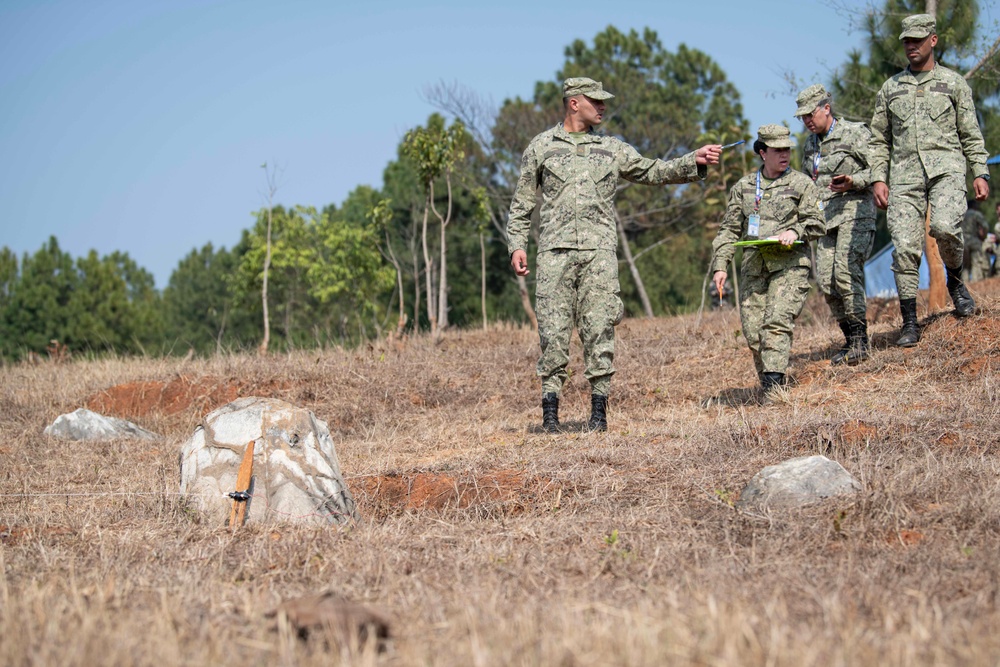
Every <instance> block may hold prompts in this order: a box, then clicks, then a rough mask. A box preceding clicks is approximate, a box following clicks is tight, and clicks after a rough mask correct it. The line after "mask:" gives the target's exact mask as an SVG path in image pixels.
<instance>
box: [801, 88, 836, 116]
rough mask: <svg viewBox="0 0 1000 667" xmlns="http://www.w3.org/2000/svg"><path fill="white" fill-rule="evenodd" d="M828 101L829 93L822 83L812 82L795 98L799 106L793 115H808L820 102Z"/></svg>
mask: <svg viewBox="0 0 1000 667" xmlns="http://www.w3.org/2000/svg"><path fill="white" fill-rule="evenodd" d="M829 101H830V93H829V92H827V90H826V88H824V87H823V84H822V83H814V84H813V85H811V86H809V87H808V88H806V89H805V90H803V91H802V92H801V93H799V96H798V97H796V98H795V102H796V104H798V105H799V108H798V109H796V110H795V116H796V117H798V116H808V115H809V114H811V113H812V112H813V111H815V110H816V107H818V106H819V105H820V104H824V103H826V102H829Z"/></svg>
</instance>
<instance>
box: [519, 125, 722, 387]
mask: <svg viewBox="0 0 1000 667" xmlns="http://www.w3.org/2000/svg"><path fill="white" fill-rule="evenodd" d="M706 174H707V168H706V167H705V166H699V165H698V164H697V162H696V161H695V154H694V153H693V152H692V153H688V154H687V155H684V156H682V157H679V158H677V159H675V160H669V161H663V160H656V159H651V158H644V157H642V156H641V155H639V152H638V151H636V150H635V148H633V147H632V146H630V145H628V144H627V143H625V142H624V141H621V140H620V139H617V138H615V137H608V136H603V135H600V134H597V133H595V132H594V131H593V130H591V131H590V132H587V133H586V134H584V135H582V136H573V135H570V133H569V132H567V131H566V130H565V128H564V127H563V125H562V124H561V123H560V124H559V125H557V126H556V127H554V128H552V129H551V130H547V131H545V132H543V133H541V134H539V135H538V136H537V137H535V138H534V139H533V140H532V141H531V143H530V144H529V145H528V148H527V149H525V151H524V155H523V157H522V159H521V175H520V178H519V179H518V183H517V188H516V190H515V191H514V198H513V201H511V205H510V217H509V218H508V220H507V239H508V249H509V251H510V253H511V254H513V252H514V251H515V250H524V249H525V248H526V247H527V244H528V231H529V229H530V227H531V214H532V211H533V210H534V208H535V205H536V202H537V201H538V197H539V193H540V196H541V206H540V210H539V237H538V258H537V262H536V266H537V271H538V283H537V285H536V288H535V298H536V304H535V310H536V315H537V317H538V335H539V341H540V343H541V348H542V353H541V357H540V358H539V360H538V375H539V376H540V377H541V378H542V392H543V393H549V392H552V393H557V394H558V393H559V391H560V389H561V388H562V385H563V382H564V381H565V379H566V364H567V362H568V360H569V340H570V335H571V334H572V331H573V327H574V325H575V326H576V328H577V329H578V330H579V334H580V339H581V341H582V342H583V348H584V362H585V366H586V369H585V372H584V375H585V376H586V377H587V378H588V379H589V380H590V382H591V390H592V392H593V393H595V394H601V395H607V392H608V387H609V386H610V382H611V375H612V374H613V373H614V366H613V361H614V325H615V324H617V323H618V322H619V321H621V317H622V315H623V313H624V310H623V307H622V302H621V298H620V296H619V283H618V260H617V249H618V231H617V229H618V228H617V218H616V215H615V195H616V193H617V190H618V182H619V180H620V179H622V178H624V179H626V180H628V181H631V182H633V183H641V184H646V185H664V184H667V183H688V182H691V181H696V180H699V179H703V178H705V175H706ZM573 251H580V252H573ZM582 251H592V252H582ZM598 251H599V252H598Z"/></svg>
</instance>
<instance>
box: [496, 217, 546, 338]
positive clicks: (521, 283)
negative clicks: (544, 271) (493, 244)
mask: <svg viewBox="0 0 1000 667" xmlns="http://www.w3.org/2000/svg"><path fill="white" fill-rule="evenodd" d="M489 213H490V222H492V223H493V227H495V228H496V230H497V231H498V232H500V239H501V241H502V242H503V243H507V230H506V229H505V228H504V226H503V225H501V224H500V219H499V218H498V217H497V213H496V211H494V210H493V207H492V206H490V207H489ZM514 278H515V279H516V280H517V293H518V294H519V295H520V297H521V308H523V309H524V314H525V315H527V316H528V322H530V323H531V328H532V330H533V331H538V317H537V316H536V315H535V308H534V306H532V305H531V295H529V294H528V281H527V280H525V279H524V276H518V275H516V274H515V276H514Z"/></svg>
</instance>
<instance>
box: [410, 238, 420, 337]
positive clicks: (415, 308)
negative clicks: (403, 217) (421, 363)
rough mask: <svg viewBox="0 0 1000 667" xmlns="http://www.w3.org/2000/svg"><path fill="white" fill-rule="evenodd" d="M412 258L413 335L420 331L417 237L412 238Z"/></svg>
mask: <svg viewBox="0 0 1000 667" xmlns="http://www.w3.org/2000/svg"><path fill="white" fill-rule="evenodd" d="M410 256H411V257H413V333H418V332H419V331H420V258H419V257H418V256H417V235H416V233H414V234H413V235H411V236H410Z"/></svg>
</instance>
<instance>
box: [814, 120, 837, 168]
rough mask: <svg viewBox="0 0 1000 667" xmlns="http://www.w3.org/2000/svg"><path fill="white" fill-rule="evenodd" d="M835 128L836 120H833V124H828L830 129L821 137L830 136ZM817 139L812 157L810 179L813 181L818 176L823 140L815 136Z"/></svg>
mask: <svg viewBox="0 0 1000 667" xmlns="http://www.w3.org/2000/svg"><path fill="white" fill-rule="evenodd" d="M835 127H837V119H836V118H834V119H833V122H832V123H830V129H828V130H827V131H826V132H825V133H824V134H823V136H824V137H828V136H830V133H831V132H833V128H835ZM817 139H818V141H817V142H816V143H817V144H818V146H817V148H816V154H815V155H813V169H812V179H813V180H814V181H815V180H816V178H817V177H818V176H819V161H820V159H821V158H822V157H823V140H822V139H819V135H817Z"/></svg>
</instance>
